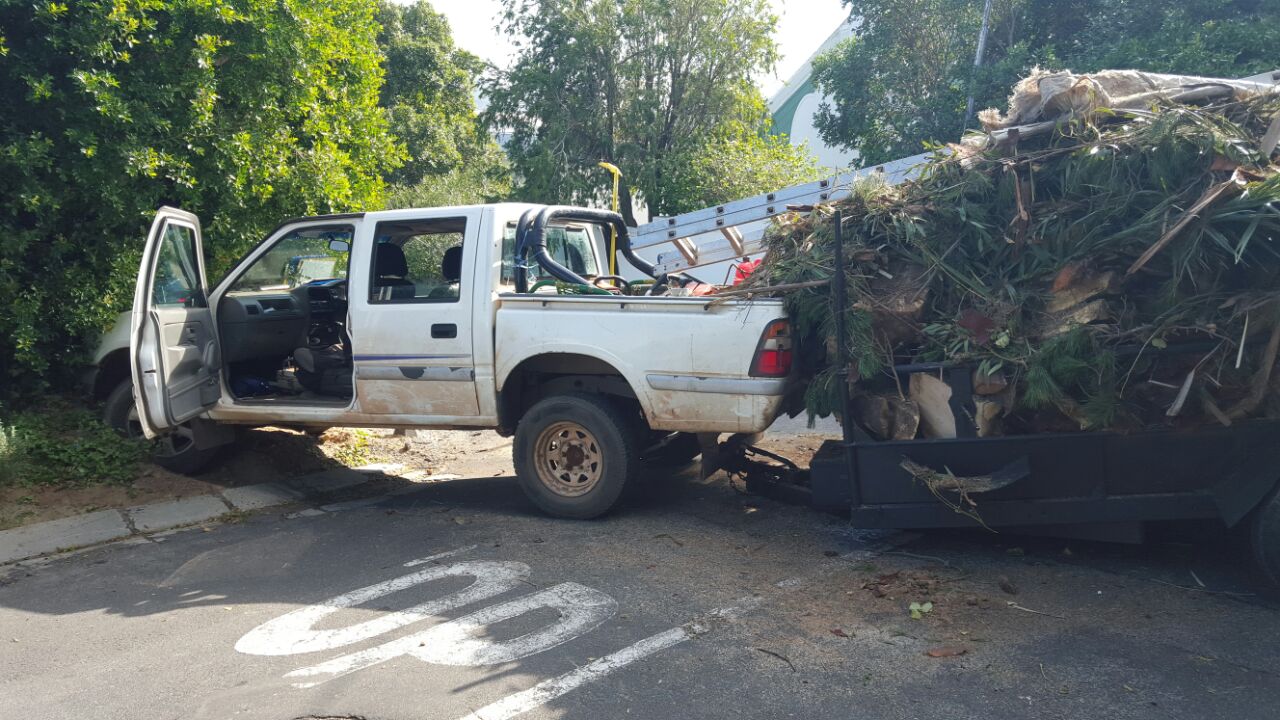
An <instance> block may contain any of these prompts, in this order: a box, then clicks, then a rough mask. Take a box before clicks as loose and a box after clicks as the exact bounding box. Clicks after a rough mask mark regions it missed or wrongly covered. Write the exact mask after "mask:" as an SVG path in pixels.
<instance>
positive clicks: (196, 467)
mask: <svg viewBox="0 0 1280 720" xmlns="http://www.w3.org/2000/svg"><path fill="white" fill-rule="evenodd" d="M102 421H103V422H105V423H106V424H107V425H109V426H111V427H113V428H115V430H116V431H117V432H119V433H120V434H121V435H124V436H125V437H129V438H138V439H142V438H143V434H142V423H140V422H139V421H138V406H137V405H136V404H135V403H134V401H133V381H132V380H125V381H123V382H121V383H120V384H119V385H117V386H116V387H115V389H114V390H112V391H111V394H110V395H108V396H107V400H106V402H105V403H103V405H102ZM217 453H218V448H205V449H204V450H199V449H197V448H196V444H195V437H194V435H193V434H192V432H191V426H190V425H179V426H178V427H177V428H175V429H174V431H173V432H171V433H168V434H166V435H163V436H161V437H159V438H157V439H156V441H155V450H154V452H153V454H152V456H151V460H152V462H154V463H155V464H157V465H159V466H160V467H162V468H164V469H166V470H171V471H173V472H176V473H181V474H183V475H194V474H196V473H198V472H200V471H201V470H204V469H205V468H207V467H208V466H209V465H210V464H211V463H212V462H213V460H214V458H216V457H217Z"/></svg>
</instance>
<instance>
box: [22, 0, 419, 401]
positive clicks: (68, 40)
mask: <svg viewBox="0 0 1280 720" xmlns="http://www.w3.org/2000/svg"><path fill="white" fill-rule="evenodd" d="M375 9H376V6H375V5H374V4H373V3H371V2H369V0H79V1H78V2H73V3H67V2H52V1H50V2H28V1H22V2H12V1H11V2H4V3H0V36H2V37H3V44H2V45H0V48H2V50H0V52H2V53H3V55H4V57H3V58H2V59H0V96H2V97H4V98H5V104H6V107H5V112H4V113H3V115H2V116H0V195H2V196H3V197H4V198H6V202H5V203H4V204H3V205H2V206H0V233H2V234H3V236H4V239H5V241H4V242H3V243H0V305H2V306H4V307H5V308H6V312H4V313H2V314H0V337H4V338H6V340H7V342H6V343H4V346H3V348H0V378H3V379H0V399H5V398H9V399H12V398H13V397H15V396H19V395H31V394H34V393H37V392H40V391H43V390H44V389H45V388H46V387H47V386H48V385H49V383H50V382H51V381H52V382H57V381H65V380H69V379H70V378H71V377H72V375H73V373H74V371H75V369H76V367H77V364H78V361H80V360H82V359H83V358H84V355H85V349H86V347H87V345H88V343H90V342H91V341H92V339H93V337H94V336H95V335H96V334H97V333H98V332H99V331H100V330H101V329H102V328H103V327H104V326H106V325H107V324H109V323H110V321H111V319H112V315H113V313H115V312H117V311H119V310H121V309H123V308H125V307H127V306H128V304H129V302H130V300H131V297H132V285H133V279H134V276H135V275H136V273H137V262H138V257H139V254H140V250H141V245H142V242H143V237H144V235H145V233H146V229H147V225H148V223H149V222H150V219H151V215H152V213H153V212H154V209H155V208H156V207H157V206H158V205H160V204H172V205H179V206H182V207H184V208H186V209H189V210H192V211H194V212H196V213H198V214H199V215H200V216H201V217H202V219H203V220H204V225H205V236H206V252H207V254H208V255H209V258H208V260H209V266H210V270H211V274H212V275H213V277H214V278H216V276H217V275H218V274H219V273H220V272H221V271H222V270H223V269H225V268H226V267H227V266H228V265H229V263H230V262H231V261H232V259H233V258H235V257H237V256H239V255H240V254H241V253H242V252H243V251H244V250H246V249H247V248H248V247H249V246H250V245H251V244H252V243H253V242H255V241H256V240H258V239H259V238H260V237H261V235H262V233H263V232H264V231H265V230H267V229H268V228H270V227H271V226H272V225H274V224H275V223H277V222H278V221H279V220H280V218H283V217H288V216H292V215H298V214H302V213H312V212H327V211H335V210H353V209H361V208H377V207H380V206H381V203H382V191H383V181H382V173H383V172H385V171H386V170H387V169H388V168H393V167H394V166H396V165H397V164H398V162H399V158H400V156H401V152H402V151H401V149H400V148H399V146H398V145H397V143H395V141H394V138H393V137H392V136H391V135H390V133H389V132H388V130H387V121H386V116H385V113H384V111H383V110H382V109H381V108H380V107H379V106H378V90H379V88H380V86H381V84H382V68H381V64H380V62H381V54H380V53H379V51H378V46H377V43H376V36H377V32H378V24H377V23H376V21H375V18H374V11H375ZM211 279H213V278H211Z"/></svg>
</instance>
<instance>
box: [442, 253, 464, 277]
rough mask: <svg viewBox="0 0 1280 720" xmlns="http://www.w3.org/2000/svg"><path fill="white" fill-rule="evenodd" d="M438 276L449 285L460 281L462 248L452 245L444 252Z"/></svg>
mask: <svg viewBox="0 0 1280 720" xmlns="http://www.w3.org/2000/svg"><path fill="white" fill-rule="evenodd" d="M440 274H441V275H443V276H444V279H445V280H446V281H448V282H451V283H456V282H458V281H460V280H462V246H461V245H454V246H453V247H451V248H449V249H448V250H445V251H444V258H443V259H442V260H441V261H440Z"/></svg>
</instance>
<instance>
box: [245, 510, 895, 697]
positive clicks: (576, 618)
mask: <svg viewBox="0 0 1280 720" xmlns="http://www.w3.org/2000/svg"><path fill="white" fill-rule="evenodd" d="M903 537H907V536H901V535H900V536H899V540H898V542H902V541H903V540H902V538H903ZM894 544H897V543H893V542H890V543H888V544H880V546H879V547H870V548H867V549H862V550H855V551H853V552H850V553H846V554H844V555H841V556H840V557H837V558H834V559H832V560H831V561H828V562H824V563H821V564H820V565H819V566H818V567H817V568H815V569H814V571H812V572H809V573H806V574H804V575H798V576H793V577H789V578H785V579H783V580H779V581H777V582H776V583H774V587H775V588H777V589H778V590H782V591H783V592H791V591H794V590H796V589H798V588H800V587H802V586H804V585H805V584H807V583H808V582H811V581H813V580H816V579H817V578H819V577H822V576H824V575H827V574H829V573H831V572H832V571H834V570H836V569H837V568H840V567H847V565H848V563H850V562H856V561H863V560H866V559H868V558H870V557H873V556H875V555H878V554H880V553H881V552H884V551H885V550H887V549H888V547H892V546H893V545H894ZM886 545H887V546H886ZM475 547H476V546H475V545H469V546H467V547H464V548H459V549H457V550H450V551H447V552H443V553H439V554H437V555H432V556H429V557H426V558H421V559H418V560H411V561H409V562H407V563H405V566H407V567H414V566H417V565H422V564H426V563H429V562H434V561H437V560H440V559H442V558H446V557H451V556H453V555H458V554H460V553H463V552H467V551H469V550H472V549H474V548H475ZM528 574H529V567H528V566H527V565H525V564H523V563H517V562H487V563H486V562H470V563H466V562H463V563H455V564H452V565H445V566H439V567H432V568H429V569H427V570H422V571H419V572H416V573H412V574H410V575H405V576H403V577H399V578H394V579H392V580H388V581H386V582H383V583H378V584H376V585H370V586H368V587H366V588H361V589H360V590H355V591H352V592H350V593H346V594H344V595H339V596H338V597H335V598H332V599H331V600H329V601H327V602H325V603H321V604H319V605H312V606H309V607H306V608H302V609H301V610H296V611H294V612H292V613H288V614H286V615H283V616H281V617H279V618H276V619H275V620H272V621H269V622H267V623H264V624H263V625H260V626H258V627H257V628H255V629H254V630H252V631H250V632H249V633H248V634H246V635H245V636H244V637H242V638H241V639H240V641H239V642H238V643H236V649H237V650H240V651H241V652H247V653H255V654H262V655H285V654H290V653H298V652H312V651H315V650H320V649H328V648H332V647H340V646H342V645H346V644H350V643H352V642H356V641H357V640H363V639H366V638H369V637H373V636H375V635H378V634H381V633H385V632H389V631H391V630H394V629H396V628H399V627H403V626H404V625H407V624H410V623H412V622H416V621H418V620H423V619H428V618H431V617H435V616H436V615H435V614H436V613H440V612H444V611H445V610H446V609H453V608H457V607H461V606H462V605H465V604H469V603H471V602H476V601H478V600H482V599H487V598H488V597H493V596H495V595H497V594H499V593H501V592H506V590H509V589H511V587H514V585H515V584H519V583H521V582H524V581H525V580H524V578H525V577H527V576H528ZM456 575H471V576H473V577H475V578H476V581H475V582H474V583H472V584H471V585H470V586H469V587H467V588H466V589H465V590H463V591H461V592H459V593H454V594H453V595H450V596H448V597H445V598H441V599H440V600H436V601H432V602H428V603H423V604H421V605H418V606H416V607H414V608H410V609H409V610H405V611H401V612H399V613H391V614H389V615H387V616H384V617H382V618H378V619H376V620H370V621H368V622H364V623H359V624H357V625H353V626H350V627H348V628H341V629H339V630H321V631H317V630H312V628H313V627H314V626H315V624H316V623H317V622H319V620H320V619H322V618H323V617H325V616H327V615H329V614H331V613H333V612H336V611H338V610H340V609H342V608H347V607H352V606H354V605H359V604H361V603H365V602H368V601H370V600H373V599H376V598H379V597H382V596H383V595H387V594H390V593H393V592H396V591H398V590H403V589H406V588H409V587H413V586H414V585H417V584H420V583H423V582H428V581H430V580H433V579H437V578H440V577H447V576H456ZM499 587H500V588H503V589H501V590H497V591H496V592H493V590H494V589H496V588H499ZM468 598H470V599H468ZM764 600H765V598H763V597H761V596H759V595H748V596H746V597H743V598H741V599H739V600H738V602H737V603H735V604H733V605H729V606H726V607H722V608H717V609H714V610H711V611H709V612H707V613H705V614H703V615H701V616H699V617H698V618H695V619H694V620H692V621H690V622H688V623H686V624H685V625H683V626H681V627H678V628H672V629H671V630H666V631H664V632H660V633H658V634H656V635H651V636H649V637H647V638H645V639H643V640H641V641H639V642H636V643H633V644H631V645H628V646H627V647H625V648H623V649H621V650H618V651H616V652H613V653H610V654H609V655H606V656H604V657H602V658H599V659H597V660H592V661H590V662H588V663H587V664H586V665H583V666H582V667H579V668H576V669H574V670H571V671H569V672H567V673H564V674H563V675H559V676H556V677H554V678H551V679H549V680H544V681H542V682H539V683H538V684H536V685H534V686H533V687H531V688H529V689H528V690H522V691H520V692H517V693H514V694H512V695H508V696H507V697H504V698H502V699H500V700H497V701H496V702H493V703H490V704H489V705H486V706H485V707H483V708H481V709H479V710H477V711H475V712H472V713H470V714H468V715H466V716H465V717H463V718H461V719H460V720H508V719H509V718H512V717H515V716H516V715H520V714H522V713H525V712H528V711H530V710H532V709H534V708H537V707H539V706H541V705H544V704H546V703H548V702H550V701H552V700H554V699H556V698H558V697H560V696H562V695H565V694H567V693H569V692H571V691H573V690H574V689H576V688H578V687H581V686H582V685H584V684H586V683H588V682H592V681H595V680H599V679H600V678H602V677H604V676H606V675H608V674H610V673H613V672H615V671H617V670H620V669H622V668H624V667H626V666H628V665H630V664H632V663H634V662H636V661H638V660H642V659H644V658H647V657H649V656H651V655H653V654H655V653H658V652H660V651H662V650H666V649H668V648H671V647H673V646H675V645H678V644H680V643H682V642H684V641H685V640H689V639H690V638H693V637H696V636H698V635H701V634H703V633H706V632H709V631H710V630H711V629H712V627H713V626H714V625H715V624H716V622H717V621H725V620H735V619H738V618H740V617H742V616H744V615H746V614H747V613H749V612H751V611H752V610H754V609H755V608H757V607H759V606H760V605H761V604H762V603H763V602H764ZM538 608H553V609H555V610H557V611H558V612H559V618H558V619H557V620H556V621H554V622H553V623H552V624H551V625H548V626H545V627H543V628H542V629H540V630H537V631H534V632H530V633H526V634H525V635H522V636H520V637H517V638H514V639H512V640H507V641H504V642H493V641H490V640H485V639H483V638H479V637H476V635H477V634H478V633H479V632H480V631H482V630H484V628H486V627H488V626H490V625H493V624H495V623H500V622H503V621H506V620H510V619H513V618H516V617H519V616H521V615H523V614H525V613H528V612H530V611H532V610H536V609H538ZM617 608H618V604H617V602H616V601H615V600H614V599H613V598H611V597H609V596H608V595H605V594H604V593H602V592H600V591H598V590H594V589H592V588H589V587H585V586H583V585H578V584H577V583H562V584H560V585H556V586H555V587H552V588H549V589H547V590H543V591H541V592H537V593H534V594H531V595H526V596H524V597H520V598H516V599H515V600H510V601H507V602H505V603H501V604H498V605H493V606H490V607H486V608H483V609H481V610H478V611H475V612H473V613H471V614H469V615H466V616H464V617H461V618H458V619H457V620H452V621H449V622H445V623H443V624H440V625H437V626H435V627H432V628H429V629H427V630H424V631H422V632H419V633H415V634H412V635H409V636H407V637H404V638H400V639H398V640H393V641H391V642H388V643H384V644H382V645H380V646H378V647H374V648H371V649H368V650H364V651H360V652H356V653H351V654H348V655H344V656H342V657H339V658H335V659H333V660H329V661H327V662H323V663H320V664H319V665H314V666H311V667H307V668H302V669H299V670H295V671H293V672H290V673H288V674H287V675H286V676H285V677H289V678H295V677H296V678H302V677H308V678H317V679H315V680H314V681H303V682H298V683H295V684H294V685H295V687H299V688H307V687H313V686H315V685H319V684H321V683H324V682H327V681H328V680H331V679H333V678H336V677H341V676H343V675H347V674H349V673H352V672H356V671H357V670H361V669H364V668H368V667H372V666H374V665H377V664H380V663H383V662H386V661H387V660H390V659H392V658H395V657H399V656H401V655H411V656H413V657H416V658H418V659H420V660H423V661H425V662H430V663H437V664H445V665H470V666H475V665H491V664H500V663H508V662H512V661H514V660H519V659H520V658H523V657H528V656H530V655H534V654H536V653H540V652H543V651H545V650H549V649H551V648H554V647H556V646H558V645H562V644H564V643H566V642H568V641H570V640H572V639H574V638H576V637H579V636H581V635H583V634H585V633H587V632H590V631H591V630H594V629H595V628H597V627H599V626H600V625H601V624H602V623H604V622H606V621H607V620H608V619H609V618H610V617H612V616H613V615H614V614H615V613H616V612H617ZM324 676H327V677H324Z"/></svg>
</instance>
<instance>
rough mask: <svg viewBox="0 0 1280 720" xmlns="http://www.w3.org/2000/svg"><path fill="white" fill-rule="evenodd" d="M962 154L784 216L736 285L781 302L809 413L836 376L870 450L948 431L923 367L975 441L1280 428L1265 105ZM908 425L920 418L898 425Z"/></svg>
mask: <svg viewBox="0 0 1280 720" xmlns="http://www.w3.org/2000/svg"><path fill="white" fill-rule="evenodd" d="M1026 127H1028V128H1031V127H1034V128H1036V131H1035V132H1019V131H1018V128H1012V129H1001V130H1000V131H998V132H992V133H991V134H982V135H976V136H971V137H970V138H966V141H965V143H964V144H961V145H952V146H949V147H946V148H937V149H936V150H937V151H936V152H935V154H934V156H933V158H932V159H931V160H930V161H929V162H927V163H926V164H925V166H924V167H923V168H922V169H921V170H922V171H921V173H920V174H919V176H918V177H917V178H916V179H914V180H911V181H908V182H906V183H903V184H900V185H897V186H888V185H886V184H885V183H883V182H880V181H877V180H876V179H875V177H874V175H873V176H872V177H870V178H868V179H866V180H862V181H859V183H857V184H856V185H855V187H853V188H852V192H851V195H850V197H849V198H848V199H846V200H843V201H841V202H840V203H838V205H836V206H830V205H826V206H819V207H817V208H814V209H812V210H811V211H807V212H796V213H791V214H789V215H786V216H783V217H781V218H780V219H779V220H778V221H777V222H775V224H774V225H773V227H772V228H771V229H770V230H769V234H768V254H767V256H766V259H765V262H764V263H763V265H762V266H761V267H760V269H759V270H757V271H756V272H755V273H754V274H753V276H752V277H751V279H750V281H749V287H751V286H754V287H757V288H760V290H761V291H762V292H764V291H765V290H766V289H767V288H768V287H771V286H779V285H788V286H793V287H794V286H796V285H798V284H804V283H809V284H810V285H808V286H802V289H799V290H795V291H792V292H780V293H778V294H779V295H781V296H783V297H784V298H785V300H786V305H787V308H788V311H789V313H790V315H791V318H792V321H793V329H794V334H795V336H796V341H797V347H798V350H799V352H800V360H801V362H800V367H801V372H802V373H803V374H804V379H805V381H806V383H807V385H806V387H807V390H806V394H805V404H806V406H807V409H808V410H809V412H810V413H811V414H812V415H820V416H825V415H828V414H830V413H832V412H835V411H837V409H838V402H837V398H838V392H837V391H838V389H839V387H838V384H837V383H838V382H840V379H841V378H842V377H843V375H842V374H841V373H840V372H838V370H839V369H840V368H839V366H840V365H841V364H842V363H841V360H840V357H841V355H842V353H840V352H839V349H838V348H837V347H836V341H835V337H836V332H835V323H836V318H837V315H836V314H835V313H834V312H833V304H832V290H831V284H830V283H828V284H827V285H822V284H821V283H820V282H818V284H817V285H816V286H815V285H813V283H815V281H824V280H827V281H829V280H830V279H831V278H832V277H833V276H834V274H835V263H834V256H833V244H832V239H833V222H832V215H833V214H834V212H835V210H836V209H837V208H838V209H839V210H840V211H841V213H842V215H843V218H844V221H843V228H844V238H845V258H846V280H847V285H848V289H849V295H848V302H849V312H847V313H845V314H844V317H845V320H846V328H845V330H846V332H845V334H846V337H847V347H846V348H844V352H843V356H844V357H846V358H848V359H849V364H848V368H847V370H848V372H847V377H848V380H849V383H850V389H851V391H852V395H853V396H854V397H855V403H854V407H855V408H858V410H857V412H858V413H859V417H858V418H857V421H858V422H859V423H860V424H862V425H863V426H864V428H866V429H867V430H868V431H870V432H871V433H872V434H874V435H880V436H886V437H889V436H892V437H914V436H915V434H916V433H917V428H918V433H919V434H924V435H928V436H947V435H948V434H949V433H953V432H954V427H946V424H947V419H946V418H941V419H940V418H937V417H931V416H932V415H936V412H935V411H934V410H935V409H936V408H935V407H932V406H936V405H937V399H936V398H937V396H938V395H939V393H941V394H942V397H943V398H944V403H945V396H946V395H947V394H948V393H949V392H950V390H949V389H948V388H945V387H944V388H939V387H936V386H937V385H938V384H939V383H940V381H939V380H937V377H938V373H929V372H922V373H917V374H914V375H901V374H898V373H894V372H890V368H891V367H893V366H900V365H904V364H920V363H939V364H940V366H941V367H957V366H958V367H965V368H971V370H972V373H973V374H972V381H973V383H974V391H975V393H976V395H975V397H976V398H977V401H978V402H977V403H976V413H977V415H978V416H979V417H978V418H977V421H978V426H979V430H980V433H981V434H998V433H1009V434H1014V433H1029V432H1045V431H1066V430H1080V429H1117V430H1129V429H1141V428H1147V427H1153V426H1160V425H1176V426H1185V425H1192V424H1202V423H1221V424H1231V423H1233V422H1237V421H1239V420H1242V419H1246V418H1252V417H1259V416H1264V415H1280V372H1274V369H1275V365H1276V356H1277V350H1278V349H1280V167H1277V164H1276V161H1275V160H1274V159H1273V158H1274V157H1275V155H1274V154H1275V151H1276V136H1277V135H1278V134H1280V94H1277V93H1275V92H1267V91H1262V92H1251V91H1242V90H1240V89H1239V88H1227V89H1226V90H1225V91H1220V92H1216V93H1215V92H1204V91H1203V90H1199V91H1197V92H1195V93H1184V94H1182V95H1175V96H1172V97H1170V96H1162V97H1157V98H1152V99H1150V101H1149V102H1147V104H1146V105H1145V106H1143V107H1128V108H1126V109H1115V108H1108V107H1089V108H1088V110H1087V112H1080V113H1074V114H1072V115H1071V116H1069V117H1060V118H1058V119H1057V120H1056V121H1053V122H1048V123H1046V122H1040V123H1038V124H1037V125H1036V126H1026ZM913 418H914V419H913Z"/></svg>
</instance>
